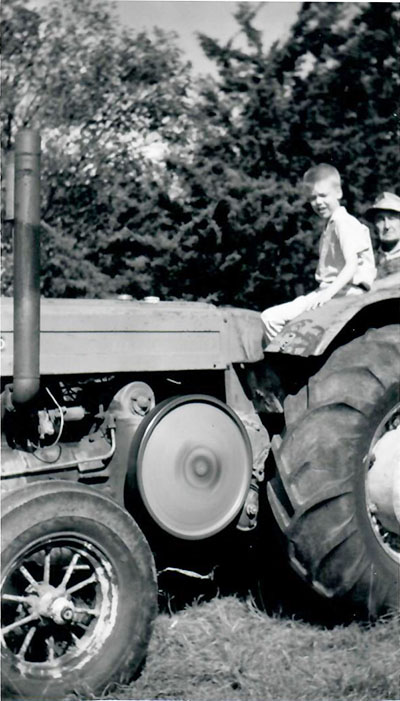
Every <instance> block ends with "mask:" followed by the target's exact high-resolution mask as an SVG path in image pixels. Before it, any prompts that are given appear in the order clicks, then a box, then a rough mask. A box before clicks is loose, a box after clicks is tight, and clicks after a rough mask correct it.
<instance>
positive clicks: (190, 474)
mask: <svg viewBox="0 0 400 701" xmlns="http://www.w3.org/2000/svg"><path fill="white" fill-rule="evenodd" d="M219 472H220V465H219V460H218V456H217V455H216V454H215V453H214V452H213V451H212V450H209V449H207V448H206V447H205V446H196V447H194V448H192V449H190V450H189V453H188V454H187V455H186V457H185V458H184V460H183V474H184V477H185V479H186V480H187V483H188V484H191V485H192V486H193V487H196V488H198V489H202V488H204V489H207V488H210V487H212V485H213V484H215V483H216V482H217V480H218V476H219Z"/></svg>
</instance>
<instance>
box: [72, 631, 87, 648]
mask: <svg viewBox="0 0 400 701" xmlns="http://www.w3.org/2000/svg"><path fill="white" fill-rule="evenodd" d="M71 638H72V640H73V643H74V645H75V646H76V647H77V648H78V650H83V648H84V647H85V645H84V643H83V642H82V640H81V639H80V638H78V636H77V635H75V633H71Z"/></svg>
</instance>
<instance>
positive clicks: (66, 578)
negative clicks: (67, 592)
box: [60, 553, 80, 587]
mask: <svg viewBox="0 0 400 701" xmlns="http://www.w3.org/2000/svg"><path fill="white" fill-rule="evenodd" d="M79 558H80V553H75V555H74V556H73V558H72V560H71V562H70V563H69V565H68V567H67V571H66V573H65V575H64V577H63V579H62V582H61V584H60V587H66V586H67V584H68V582H69V580H70V578H71V575H72V572H73V571H74V569H75V565H76V563H77V562H78V560H79Z"/></svg>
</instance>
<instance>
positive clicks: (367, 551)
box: [268, 326, 400, 616]
mask: <svg viewBox="0 0 400 701" xmlns="http://www.w3.org/2000/svg"><path fill="white" fill-rule="evenodd" d="M399 340H400V330H399V327H398V326H388V327H384V328H379V329H371V330H370V331H368V332H367V333H366V334H365V336H363V337H360V338H357V339H355V340H354V341H352V342H350V343H348V344H347V345H345V346H342V347H341V348H338V349H337V350H336V351H335V352H334V353H333V354H332V355H331V356H330V358H329V359H328V361H327V362H326V364H325V365H324V366H323V367H322V368H321V369H320V370H319V372H318V373H317V374H316V375H314V376H313V377H312V378H311V379H310V380H309V382H308V385H307V386H306V387H304V388H303V389H302V390H300V393H299V394H298V395H297V396H296V397H290V396H289V397H288V398H287V400H286V406H285V409H287V415H288V417H289V420H288V423H289V425H288V426H287V428H286V432H285V434H284V436H283V440H282V441H281V442H280V441H275V445H274V455H275V460H276V466H277V474H276V476H275V477H274V478H273V479H272V480H271V482H270V483H269V484H268V496H269V501H270V504H271V507H272V510H273V512H274V515H275V517H276V520H277V521H278V524H279V526H280V528H281V530H282V531H283V533H284V534H285V536H286V538H287V542H288V554H289V559H290V562H291V564H292V566H293V568H294V569H295V570H296V571H297V572H298V573H299V574H300V575H301V576H302V578H304V579H305V580H306V581H308V582H309V583H310V584H311V586H312V587H313V588H314V589H315V590H316V591H318V592H319V593H320V594H322V595H323V596H326V597H343V599H344V600H347V601H348V602H351V604H352V606H354V607H355V609H357V610H362V611H363V612H365V610H367V611H368V613H369V615H371V616H376V615H378V614H380V613H382V612H383V611H385V610H387V609H398V608H399V607H400V544H399V537H398V536H397V535H395V534H394V533H391V532H387V531H386V530H385V529H384V528H383V527H382V525H381V524H380V523H379V520H377V519H376V516H375V515H374V514H373V513H372V511H371V508H370V504H369V498H368V493H367V475H368V471H369V469H370V467H371V465H372V456H373V449H374V446H375V444H376V443H377V441H379V440H380V439H381V438H382V436H383V435H384V433H385V432H388V431H389V430H393V429H394V428H396V426H398V423H399V421H400V418H399V417H400V397H399V379H400V349H399Z"/></svg>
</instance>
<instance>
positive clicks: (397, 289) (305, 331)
mask: <svg viewBox="0 0 400 701" xmlns="http://www.w3.org/2000/svg"><path fill="white" fill-rule="evenodd" d="M395 299H399V314H398V318H399V319H400V273H394V274H393V275H389V276H388V277H387V278H384V279H382V280H378V281H377V282H376V283H375V285H374V287H373V288H372V290H371V291H370V292H367V293H365V294H362V295H358V296H354V297H351V296H349V297H340V298H337V299H333V300H331V301H330V302H329V303H328V304H326V305H325V306H323V307H320V308H319V309H315V310H313V311H310V312H304V314H301V315H300V316H298V317H297V318H296V319H294V321H292V322H290V323H288V324H286V326H285V328H284V329H283V331H282V332H281V333H280V334H279V335H278V336H276V338H274V339H273V341H271V343H269V345H268V346H267V347H266V350H267V351H268V353H285V354H287V355H299V356H303V357H308V356H311V355H321V354H322V353H323V352H324V351H325V349H326V348H327V347H328V346H329V344H330V343H331V342H332V341H333V339H334V338H335V337H336V336H337V335H338V333H339V332H340V331H341V330H342V329H343V328H344V326H345V325H346V324H347V323H348V322H349V321H350V320H351V319H353V318H354V317H355V316H356V315H357V314H358V312H360V311H361V310H362V309H365V308H367V307H368V306H370V305H373V304H376V303H378V302H382V301H384V300H395ZM399 340H400V339H399Z"/></svg>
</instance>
